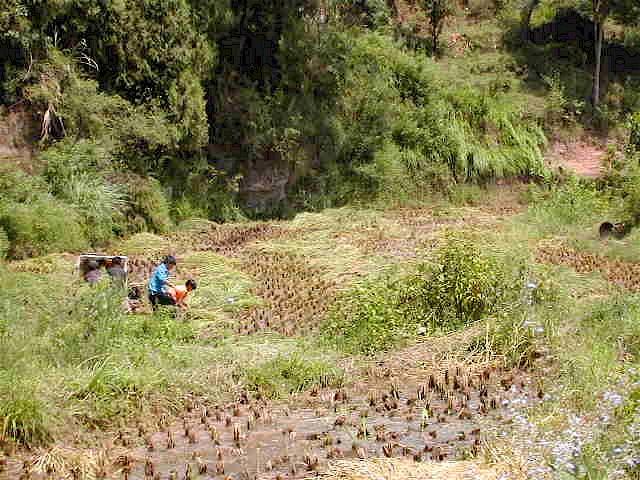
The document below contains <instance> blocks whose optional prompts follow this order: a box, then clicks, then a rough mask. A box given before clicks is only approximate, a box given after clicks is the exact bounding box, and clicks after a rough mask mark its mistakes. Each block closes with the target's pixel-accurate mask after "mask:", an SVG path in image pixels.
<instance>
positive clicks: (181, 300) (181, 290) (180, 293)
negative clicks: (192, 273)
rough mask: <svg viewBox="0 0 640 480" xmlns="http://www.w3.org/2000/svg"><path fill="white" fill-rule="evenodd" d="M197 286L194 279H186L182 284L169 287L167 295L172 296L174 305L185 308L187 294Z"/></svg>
mask: <svg viewBox="0 0 640 480" xmlns="http://www.w3.org/2000/svg"><path fill="white" fill-rule="evenodd" d="M196 288H198V284H197V283H196V281H195V280H187V283H185V284H184V286H182V285H176V286H175V287H172V288H169V291H168V293H169V295H170V296H171V298H173V302H174V305H175V306H177V307H180V308H187V304H186V299H187V295H189V293H191V292H192V291H194V290H195V289H196Z"/></svg>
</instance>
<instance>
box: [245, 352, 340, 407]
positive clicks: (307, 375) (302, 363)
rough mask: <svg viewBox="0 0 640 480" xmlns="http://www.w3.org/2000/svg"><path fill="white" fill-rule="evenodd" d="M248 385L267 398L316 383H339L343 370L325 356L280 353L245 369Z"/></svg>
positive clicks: (295, 391)
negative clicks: (324, 359)
mask: <svg viewBox="0 0 640 480" xmlns="http://www.w3.org/2000/svg"><path fill="white" fill-rule="evenodd" d="M243 374H244V376H245V378H246V382H247V385H248V387H249V388H250V389H251V390H253V391H255V392H258V393H260V394H261V395H263V396H264V397H266V398H278V397H282V396H286V395H288V394H291V393H299V392H302V391H304V390H306V389H308V388H311V387H313V386H314V385H318V386H322V387H337V386H340V385H341V384H342V380H343V372H342V371H341V370H340V369H338V368H336V367H335V366H333V365H332V364H331V363H329V362H327V361H323V360H308V359H306V358H303V357H301V356H299V355H296V354H294V355H290V356H278V357H276V358H274V359H272V360H269V361H268V362H266V363H264V364H262V365H259V366H257V367H252V368H249V369H247V370H245V371H244V373H243Z"/></svg>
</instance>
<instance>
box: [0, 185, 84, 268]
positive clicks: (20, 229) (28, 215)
mask: <svg viewBox="0 0 640 480" xmlns="http://www.w3.org/2000/svg"><path fill="white" fill-rule="evenodd" d="M0 226H1V227H2V228H3V229H4V230H5V232H6V233H7V237H8V239H9V243H10V247H9V256H10V257H11V258H14V259H20V258H26V257H33V256H39V255H45V254H47V253H52V252H64V251H70V252H77V251H79V250H82V249H84V248H86V247H87V240H86V237H85V234H84V224H83V221H82V218H81V217H80V215H78V213H77V212H76V210H75V209H73V208H72V207H69V206H68V205H65V204H63V203H61V202H60V201H58V200H56V199H55V198H53V197H51V196H46V195H43V196H41V197H39V198H38V199H37V200H34V201H32V202H29V203H20V204H17V203H10V204H6V205H3V208H2V211H1V212H0Z"/></svg>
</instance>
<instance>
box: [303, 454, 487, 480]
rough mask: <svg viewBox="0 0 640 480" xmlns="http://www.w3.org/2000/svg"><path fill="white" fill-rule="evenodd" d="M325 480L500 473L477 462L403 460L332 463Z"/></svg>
mask: <svg viewBox="0 0 640 480" xmlns="http://www.w3.org/2000/svg"><path fill="white" fill-rule="evenodd" d="M314 478H323V479H325V480H445V479H446V480H497V478H498V472H497V471H495V470H493V469H490V468H488V467H480V466H479V465H478V464H477V463H475V462H438V463H433V462H425V463H416V462H413V461H411V460H407V459H400V458H374V459H371V460H366V461H358V460H340V461H336V462H332V463H331V464H330V465H329V468H328V469H327V471H326V472H323V473H320V475H319V477H314Z"/></svg>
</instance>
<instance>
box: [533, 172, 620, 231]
mask: <svg viewBox="0 0 640 480" xmlns="http://www.w3.org/2000/svg"><path fill="white" fill-rule="evenodd" d="M531 197H532V198H531V200H532V206H531V207H530V208H529V210H528V212H527V216H528V217H529V218H530V220H529V223H530V224H534V225H538V227H539V228H540V229H542V230H543V232H545V233H546V232H554V233H560V232H563V231H566V230H567V229H569V228H571V227H575V226H579V225H582V226H587V225H592V224H594V223H597V222H601V221H602V219H603V217H604V216H605V214H606V213H607V212H608V211H609V209H610V206H609V203H608V202H607V199H606V198H605V196H604V195H603V194H601V193H600V192H598V190H597V189H596V188H595V186H593V185H591V184H587V183H584V182H580V181H579V180H578V179H576V178H574V177H572V178H571V179H569V181H568V182H567V183H566V184H565V185H562V186H561V187H560V188H553V189H551V190H546V189H537V190H533V191H531Z"/></svg>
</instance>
